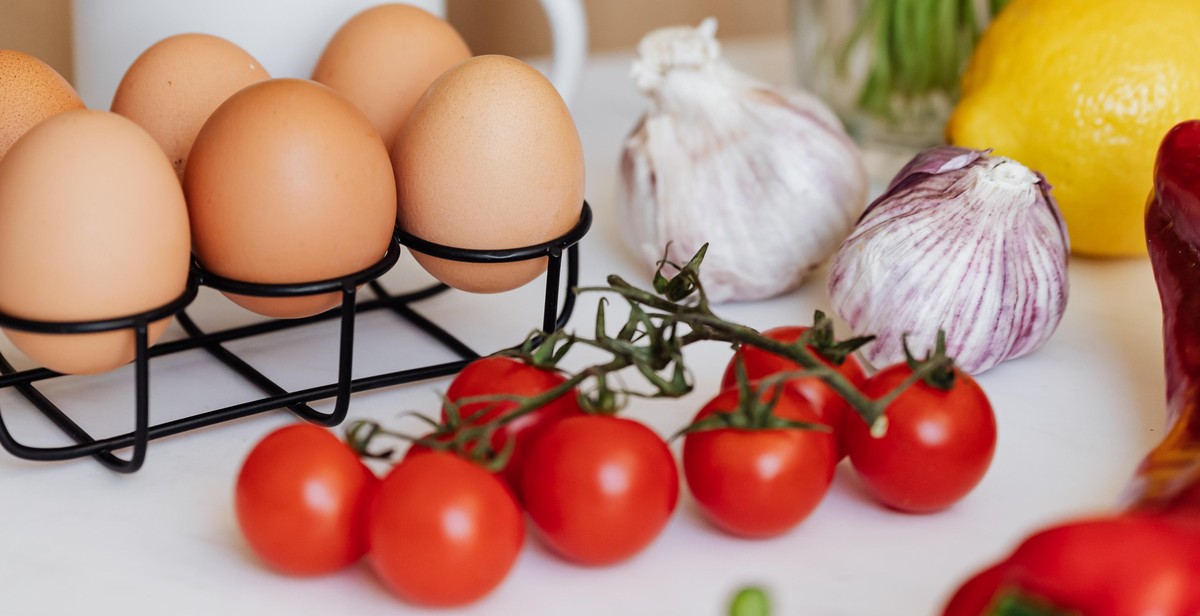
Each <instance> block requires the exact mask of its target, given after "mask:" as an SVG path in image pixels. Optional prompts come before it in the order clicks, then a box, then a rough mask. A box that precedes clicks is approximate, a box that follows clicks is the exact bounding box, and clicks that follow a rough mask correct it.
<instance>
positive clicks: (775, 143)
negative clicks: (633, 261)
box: [618, 19, 867, 302]
mask: <svg viewBox="0 0 1200 616" xmlns="http://www.w3.org/2000/svg"><path fill="white" fill-rule="evenodd" d="M715 33H716V22H715V21H713V20H711V19H710V20H705V21H704V22H703V23H702V24H700V26H699V27H697V28H691V27H676V28H665V29H662V30H656V31H654V32H651V33H650V34H648V35H647V36H646V37H645V38H644V39H643V40H642V42H641V44H640V45H639V48H638V51H639V55H640V57H639V59H638V60H637V61H636V62H635V63H634V67H633V77H634V80H635V82H636V84H637V85H638V87H639V88H640V89H641V90H642V91H643V92H644V93H645V94H646V96H647V97H648V99H649V106H648V109H647V111H646V113H645V115H644V116H643V117H642V118H641V120H640V121H639V122H638V124H637V125H636V127H635V128H634V130H633V131H632V133H631V134H630V135H629V136H628V138H627V139H626V141H625V144H624V150H623V152H622V159H621V177H620V190H619V191H618V201H619V207H620V212H621V215H622V220H621V225H622V229H621V231H622V234H621V235H622V236H623V237H624V238H625V239H626V241H627V243H628V245H629V247H630V248H631V250H632V251H633V253H634V254H635V255H636V256H637V258H638V260H639V261H640V262H641V263H642V264H643V265H644V266H645V268H646V271H647V273H649V272H652V271H654V268H655V267H656V265H657V263H658V262H659V260H660V259H662V258H663V256H664V248H666V250H667V253H666V257H667V259H669V260H671V261H674V262H676V263H685V262H687V260H688V259H689V258H691V256H692V255H693V254H695V253H696V251H697V250H699V249H700V247H701V246H702V245H704V244H705V243H708V244H709V250H708V254H707V256H706V257H705V260H704V268H703V270H702V272H701V282H702V283H703V284H704V288H705V292H706V293H707V296H708V298H709V300H710V301H712V302H724V301H732V300H754V299H761V298H766V297H772V296H775V295H778V294H780V293H784V292H786V291H789V290H791V289H793V288H795V287H797V286H799V285H800V283H801V282H802V281H803V280H804V279H805V277H806V276H807V274H808V273H809V272H810V271H811V270H812V269H813V268H815V267H816V266H818V265H819V264H821V263H822V262H824V261H825V260H826V259H828V258H829V256H830V255H831V254H833V251H834V250H836V249H837V247H838V244H840V243H841V241H842V240H843V239H845V237H846V236H847V235H848V234H849V233H850V230H851V229H852V228H853V226H854V220H855V219H856V218H857V217H858V214H859V213H860V212H861V211H862V209H863V206H864V205H865V204H866V200H867V198H866V197H867V175H866V171H865V169H864V167H863V163H862V158H861V155H860V154H859V152H858V150H857V148H856V147H855V145H854V144H853V142H851V140H850V139H849V138H848V137H847V136H846V133H845V132H844V131H843V130H842V128H841V125H840V124H839V123H838V120H837V118H836V116H834V114H833V113H832V112H831V111H830V110H829V109H828V108H827V107H825V105H824V104H823V103H821V102H820V101H819V100H817V99H816V98H813V97H812V96H809V95H807V94H804V93H799V92H797V93H784V92H782V91H779V90H776V89H774V88H772V87H771V86H769V85H766V84H763V83H761V82H758V81H756V80H754V79H752V78H750V77H749V76H747V75H745V74H742V73H740V72H738V71H736V70H735V69H733V68H732V67H730V66H729V65H728V64H727V63H726V62H724V61H723V60H722V59H721V57H720V45H719V44H718V42H717V40H716V38H715ZM668 245H669V248H668Z"/></svg>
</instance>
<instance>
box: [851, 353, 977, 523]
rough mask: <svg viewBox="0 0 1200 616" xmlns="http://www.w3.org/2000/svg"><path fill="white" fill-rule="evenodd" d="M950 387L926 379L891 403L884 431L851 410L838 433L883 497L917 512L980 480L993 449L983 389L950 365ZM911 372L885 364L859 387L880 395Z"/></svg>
mask: <svg viewBox="0 0 1200 616" xmlns="http://www.w3.org/2000/svg"><path fill="white" fill-rule="evenodd" d="M954 372H955V376H954V382H953V386H952V387H951V388H950V389H949V390H948V391H947V390H942V389H938V388H936V387H933V386H932V385H929V384H927V383H925V382H923V381H919V382H917V383H916V384H914V385H913V386H911V387H909V388H908V389H905V390H904V392H903V393H901V394H900V396H899V397H898V398H896V399H895V400H894V401H892V403H891V404H889V405H888V407H887V410H886V411H885V413H886V416H887V432H886V434H884V436H882V437H881V438H875V437H873V436H871V434H870V433H869V431H868V429H867V424H866V422H864V421H863V420H862V418H861V417H859V416H858V414H856V413H847V414H846V415H845V417H844V420H843V422H842V429H841V432H842V433H843V442H844V443H845V444H846V449H847V453H848V454H849V455H850V462H851V463H852V464H853V465H854V469H855V470H856V471H858V474H859V476H860V477H861V478H862V480H863V483H865V484H866V486H867V488H868V489H869V490H870V491H871V493H872V494H874V495H875V497H876V498H878V499H879V500H880V501H882V502H883V503H884V504H886V505H888V506H890V507H893V508H895V509H899V510H901V511H908V512H914V513H923V512H930V511H937V510H940V509H945V508H946V507H949V506H950V505H952V504H954V503H955V502H957V501H958V500H959V499H961V498H962V497H964V496H966V495H967V493H968V492H970V491H971V490H972V489H973V488H974V487H975V485H976V484H978V483H979V481H980V480H981V479H983V475H984V473H986V472H987V469H988V466H989V465H990V464H991V462H992V454H993V453H994V452H995V449H996V418H995V416H994V415H993V414H992V406H991V404H989V403H988V399H987V396H986V395H984V393H983V390H982V389H980V387H979V385H978V384H977V383H976V382H975V380H974V379H972V378H971V377H970V376H969V375H968V374H966V373H965V372H962V371H961V370H958V369H957V368H955V369H954ZM910 374H912V369H911V368H909V367H908V365H907V364H896V365H894V366H891V367H888V368H885V369H884V370H882V371H880V372H879V373H877V374H875V375H874V376H872V377H871V378H870V379H868V380H867V382H866V384H865V386H864V387H863V393H865V394H866V395H867V396H868V397H871V398H878V397H880V396H882V395H884V394H885V393H887V392H889V391H891V390H893V389H895V388H896V386H898V385H899V384H900V383H901V382H902V381H904V380H905V379H906V378H908V376H909V375H910Z"/></svg>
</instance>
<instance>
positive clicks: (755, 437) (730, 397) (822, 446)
mask: <svg viewBox="0 0 1200 616" xmlns="http://www.w3.org/2000/svg"><path fill="white" fill-rule="evenodd" d="M738 397H739V394H738V391H737V390H736V389H727V390H725V391H724V392H722V393H721V394H719V395H717V397H716V398H713V399H712V400H711V401H709V403H708V404H706V405H705V406H704V408H702V409H701V410H700V412H699V413H698V414H697V415H696V418H695V420H696V421H699V420H700V419H703V418H704V417H707V416H709V415H711V414H713V413H716V412H728V411H730V410H733V409H734V408H736V406H737V404H738ZM773 413H774V415H775V416H776V417H780V418H783V419H790V420H793V421H803V422H812V423H817V422H818V421H819V417H818V416H817V412H816V411H815V410H814V409H813V406H812V404H811V403H810V402H809V401H808V399H806V398H804V397H803V396H801V395H799V394H797V393H794V392H793V391H791V390H785V391H784V393H783V395H782V396H781V397H780V398H779V400H778V402H777V403H776V404H775V407H774V410H773ZM836 455H837V454H836V444H835V442H834V438H833V434H832V433H829V432H818V431H815V430H804V429H799V428H774V429H765V430H740V429H733V428H718V429H715V430H704V431H700V432H692V433H690V434H688V435H687V436H685V437H684V441H683V472H684V475H685V477H686V478H687V483H688V487H689V488H690V489H691V491H692V495H693V496H694V497H695V498H696V502H697V503H699V505H700V510H701V511H702V512H703V513H704V515H705V517H707V518H708V519H709V520H710V521H711V522H713V523H714V524H715V525H716V526H717V527H719V528H721V529H723V530H725V531H727V532H729V533H732V534H734V535H740V536H744V537H770V536H773V535H778V534H780V533H783V532H786V531H788V530H790V529H791V528H793V527H794V526H796V525H797V524H799V523H800V522H801V521H802V520H804V518H806V517H808V515H809V514H810V513H811V512H812V511H813V509H816V507H817V505H818V504H820V502H821V500H822V499H823V498H824V497H825V492H826V491H827V490H828V489H829V484H830V482H831V481H832V480H833V468H834V465H835V464H836V462H837V460H836V457H835V456H836Z"/></svg>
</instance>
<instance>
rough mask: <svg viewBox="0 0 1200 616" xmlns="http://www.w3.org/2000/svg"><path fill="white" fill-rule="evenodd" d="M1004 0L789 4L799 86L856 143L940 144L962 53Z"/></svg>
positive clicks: (799, 0) (798, 0) (907, 147)
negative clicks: (825, 108)
mask: <svg viewBox="0 0 1200 616" xmlns="http://www.w3.org/2000/svg"><path fill="white" fill-rule="evenodd" d="M1005 1H1006V0H792V9H793V10H792V14H793V18H794V22H793V41H794V47H795V52H796V59H797V67H798V71H799V75H798V77H799V83H800V85H801V86H802V87H804V88H805V89H807V90H809V91H810V92H812V93H813V94H815V95H817V96H819V97H820V98H822V99H823V100H825V102H827V103H828V104H829V105H830V106H832V107H833V109H834V110H835V111H836V112H837V113H838V115H839V116H840V117H841V118H842V121H843V122H844V123H845V124H846V129H847V131H849V132H850V134H851V135H852V136H853V137H854V138H855V139H856V140H857V141H858V142H859V143H860V144H862V145H863V146H864V147H866V148H872V147H873V148H883V149H895V150H902V151H906V152H911V151H913V150H920V149H924V148H927V147H931V146H933V145H937V144H940V143H942V142H943V141H944V129H945V124H946V121H947V120H948V119H949V117H950V112H951V110H953V108H954V104H955V102H956V101H957V97H958V84H959V78H960V77H961V74H962V71H963V69H965V68H966V64H967V61H968V60H969V59H970V56H971V52H972V50H973V49H974V47H975V43H976V41H978V39H979V36H980V34H981V33H982V31H983V29H984V27H986V25H987V23H988V22H989V21H990V20H991V17H992V15H994V14H995V13H996V12H998V11H999V10H1000V8H1001V7H1002V6H1003V4H1004V3H1005Z"/></svg>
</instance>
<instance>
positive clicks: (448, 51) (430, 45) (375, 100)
mask: <svg viewBox="0 0 1200 616" xmlns="http://www.w3.org/2000/svg"><path fill="white" fill-rule="evenodd" d="M470 57H471V50H470V49H469V48H468V47H467V44H466V43H465V42H464V41H463V39H462V37H461V36H459V34H458V32H457V31H455V29H454V28H453V27H452V26H451V25H450V24H448V23H446V22H445V21H442V20H441V19H439V18H437V17H435V16H434V15H431V14H429V13H427V12H425V11H423V10H421V9H419V8H417V7H415V6H409V5H406V4H382V5H379V6H376V7H373V8H370V9H367V10H365V11H363V12H361V13H359V14H357V15H355V16H354V17H353V18H351V19H350V21H347V22H346V23H345V25H343V26H342V27H341V28H340V29H339V30H338V31H337V33H336V34H334V36H333V38H332V39H330V41H329V44H328V45H327V46H326V47H325V51H324V52H323V53H322V54H321V58H320V60H319V61H318V62H317V67H316V69H314V70H313V79H314V80H315V81H319V82H321V83H323V84H325V85H327V86H329V87H331V88H333V89H334V90H337V91H338V92H339V93H341V94H342V95H343V96H345V97H346V98H347V99H348V100H349V101H350V102H352V103H354V104H355V105H357V106H358V108H359V109H361V110H362V111H363V113H366V114H367V117H368V118H370V119H371V124H373V125H374V126H375V128H376V130H378V131H379V135H380V136H381V137H383V143H384V145H386V146H387V147H388V149H389V150H390V149H391V147H392V144H394V143H395V141H396V133H398V132H400V126H401V125H403V124H404V120H405V119H406V118H407V117H408V114H409V112H411V111H412V108H413V105H415V104H416V102H417V99H419V98H421V94H422V93H423V92H425V89H426V88H428V87H429V84H431V83H433V80H435V79H437V78H438V76H439V75H441V74H442V73H444V72H446V70H447V69H449V68H450V67H452V66H454V65H455V64H458V63H459V62H462V61H463V60H466V59H467V58H470Z"/></svg>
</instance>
